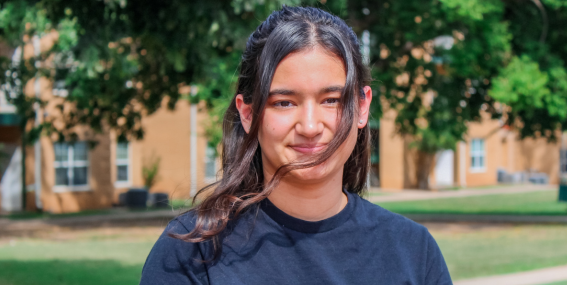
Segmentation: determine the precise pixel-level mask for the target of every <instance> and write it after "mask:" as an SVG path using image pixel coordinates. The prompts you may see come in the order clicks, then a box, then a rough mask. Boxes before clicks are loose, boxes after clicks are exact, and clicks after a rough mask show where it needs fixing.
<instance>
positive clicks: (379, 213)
mask: <svg viewBox="0 0 567 285" xmlns="http://www.w3.org/2000/svg"><path fill="white" fill-rule="evenodd" d="M353 196H354V197H355V199H356V200H357V201H356V202H357V209H356V212H355V215H356V216H355V219H357V220H358V221H359V222H360V223H362V224H365V225H367V226H378V227H380V230H381V231H389V232H396V233H408V232H413V233H420V234H422V235H429V231H428V230H427V228H426V227H424V226H423V225H420V224H418V223H416V222H414V221H412V220H410V219H408V218H406V217H404V216H402V215H400V214H396V213H393V212H390V211H388V210H386V209H384V208H382V207H380V206H379V205H376V204H373V203H371V202H369V201H368V200H366V199H364V198H362V197H360V196H358V195H353Z"/></svg>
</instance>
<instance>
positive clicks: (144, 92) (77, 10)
mask: <svg viewBox="0 0 567 285" xmlns="http://www.w3.org/2000/svg"><path fill="white" fill-rule="evenodd" d="M282 4H290V5H293V4H297V1H295V0H266V1H264V0H233V1H230V0H213V1H182V0H176V1H146V2H141V3H140V2H135V1H125V0H110V1H78V0H77V1H59V0H41V1H33V0H27V1H26V0H14V1H3V2H2V3H0V37H1V40H2V42H3V43H4V44H6V45H8V46H9V47H11V48H13V49H16V48H18V47H19V48H20V49H19V50H20V52H21V55H19V56H15V57H6V56H5V57H2V58H1V59H0V67H1V70H0V71H1V72H2V73H3V74H5V75H6V76H4V77H2V79H1V83H2V84H3V86H4V87H3V88H4V91H5V95H6V97H7V98H8V101H9V102H10V103H12V104H14V105H15V106H16V110H17V111H16V112H17V114H18V115H19V117H20V129H21V130H22V146H25V145H27V144H30V143H33V142H34V141H35V140H37V138H38V137H39V136H40V134H41V133H42V132H54V133H56V134H58V135H59V139H60V140H71V141H73V140H76V139H77V134H76V133H75V128H74V127H75V126H77V125H86V126H89V127H90V128H91V129H92V130H94V131H96V132H102V131H104V130H107V129H114V130H115V131H116V132H117V133H118V135H119V139H120V140H124V139H141V138H143V134H144V130H143V128H142V124H141V118H142V115H144V114H145V115H149V114H151V113H153V112H155V111H156V110H157V109H158V108H160V106H161V104H162V102H164V101H165V102H167V106H168V107H169V108H170V109H173V108H174V107H175V105H176V102H177V101H178V100H179V99H180V98H181V94H180V93H179V89H180V88H181V87H183V86H185V85H189V84H194V83H198V84H201V85H202V86H208V83H210V82H212V84H211V86H213V85H215V84H216V83H215V81H214V80H210V79H209V78H208V76H210V75H211V74H213V75H214V74H216V75H217V77H221V78H220V79H219V80H220V81H219V82H222V83H226V82H228V81H230V80H232V79H229V80H228V81H227V79H226V76H225V75H226V74H227V73H228V72H229V71H227V69H226V68H225V69H222V67H218V66H216V65H215V63H219V62H224V61H227V62H228V64H227V66H228V67H230V68H235V67H236V66H234V65H231V63H233V62H235V60H234V54H235V51H236V50H237V49H243V47H244V44H245V41H246V38H247V37H248V35H249V34H250V32H251V31H252V30H253V29H254V28H255V27H256V26H257V24H258V22H257V20H256V19H262V18H265V17H266V16H267V15H268V14H269V13H270V12H271V11H272V10H274V9H276V8H277V7H280V6H281V5H282ZM53 33H56V34H57V35H58V37H57V40H56V41H55V44H54V46H53V47H52V48H51V49H50V50H48V51H42V53H41V54H40V55H37V56H33V57H31V58H28V57H26V58H24V57H23V51H24V48H23V47H24V46H25V45H30V44H32V39H33V38H34V37H42V36H46V35H51V34H53ZM18 58H19V59H18ZM20 59H21V60H20ZM219 68H220V69H219ZM219 72H224V73H222V74H220V75H219ZM41 76H45V77H48V78H49V79H50V80H52V81H54V82H64V83H65V84H64V88H65V89H67V90H68V96H66V98H65V103H63V104H61V105H60V106H59V108H60V109H61V111H63V110H64V109H65V112H61V117H62V118H61V117H58V118H56V119H58V120H60V119H62V121H63V122H64V124H63V126H57V127H56V124H54V121H53V120H46V121H45V122H43V123H42V124H41V125H39V126H34V120H35V117H36V110H37V109H38V108H37V107H36V106H37V105H39V107H43V106H44V105H45V102H42V101H41V100H40V99H39V98H35V97H34V96H30V95H29V94H28V95H26V94H25V90H24V86H25V84H26V83H27V82H29V81H30V80H34V79H36V78H38V77H41ZM223 76H225V77H224V78H223ZM217 85H218V84H217ZM224 86H225V85H223V87H222V88H226V87H224ZM207 91H209V92H207ZM218 94H219V93H218V92H216V91H215V89H212V88H209V89H207V88H203V92H202V94H201V96H200V97H199V99H202V100H207V101H208V102H221V101H219V100H215V99H216V98H217V97H218V96H219V95H218ZM222 94H223V95H224V93H222ZM69 104H72V108H68V107H66V106H68V105H69ZM212 107H213V106H212V105H211V108H212ZM212 110H213V111H214V112H217V111H215V110H220V109H219V108H212ZM211 133H213V132H211ZM211 137H212V138H213V139H214V138H216V140H218V136H217V137H215V136H213V135H211ZM93 143H95V142H93ZM23 151H24V152H25V148H24V147H23ZM24 155H25V153H24ZM22 163H25V159H24V160H23V162H22ZM22 169H23V170H22V171H23V172H24V173H23V175H22V179H23V185H24V186H23V189H22V192H23V197H24V199H25V164H24V165H23V167H22ZM23 203H24V205H25V201H24V202H23Z"/></svg>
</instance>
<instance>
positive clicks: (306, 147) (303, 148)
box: [289, 143, 327, 154]
mask: <svg viewBox="0 0 567 285" xmlns="http://www.w3.org/2000/svg"><path fill="white" fill-rule="evenodd" d="M326 146H327V144H326V143H325V144H323V143H318V144H296V145H290V146H289V147H291V148H292V149H293V150H295V151H297V152H301V153H304V154H310V153H316V152H320V151H322V150H323V149H324V148H325V147H326Z"/></svg>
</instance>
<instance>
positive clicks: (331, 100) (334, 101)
mask: <svg viewBox="0 0 567 285" xmlns="http://www.w3.org/2000/svg"><path fill="white" fill-rule="evenodd" d="M323 103H324V104H331V105H336V104H338V103H339V98H327V99H325V101H323Z"/></svg>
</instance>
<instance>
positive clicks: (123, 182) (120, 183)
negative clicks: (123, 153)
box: [114, 142, 132, 188]
mask: <svg viewBox="0 0 567 285" xmlns="http://www.w3.org/2000/svg"><path fill="white" fill-rule="evenodd" d="M118 144H119V142H116V147H115V149H114V168H115V170H116V172H115V175H114V187H115V188H125V187H130V186H132V144H131V143H130V142H126V147H127V152H128V158H126V159H118V158H117V156H118ZM119 163H120V164H119ZM119 165H126V167H127V169H128V180H120V181H118V166H119Z"/></svg>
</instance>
